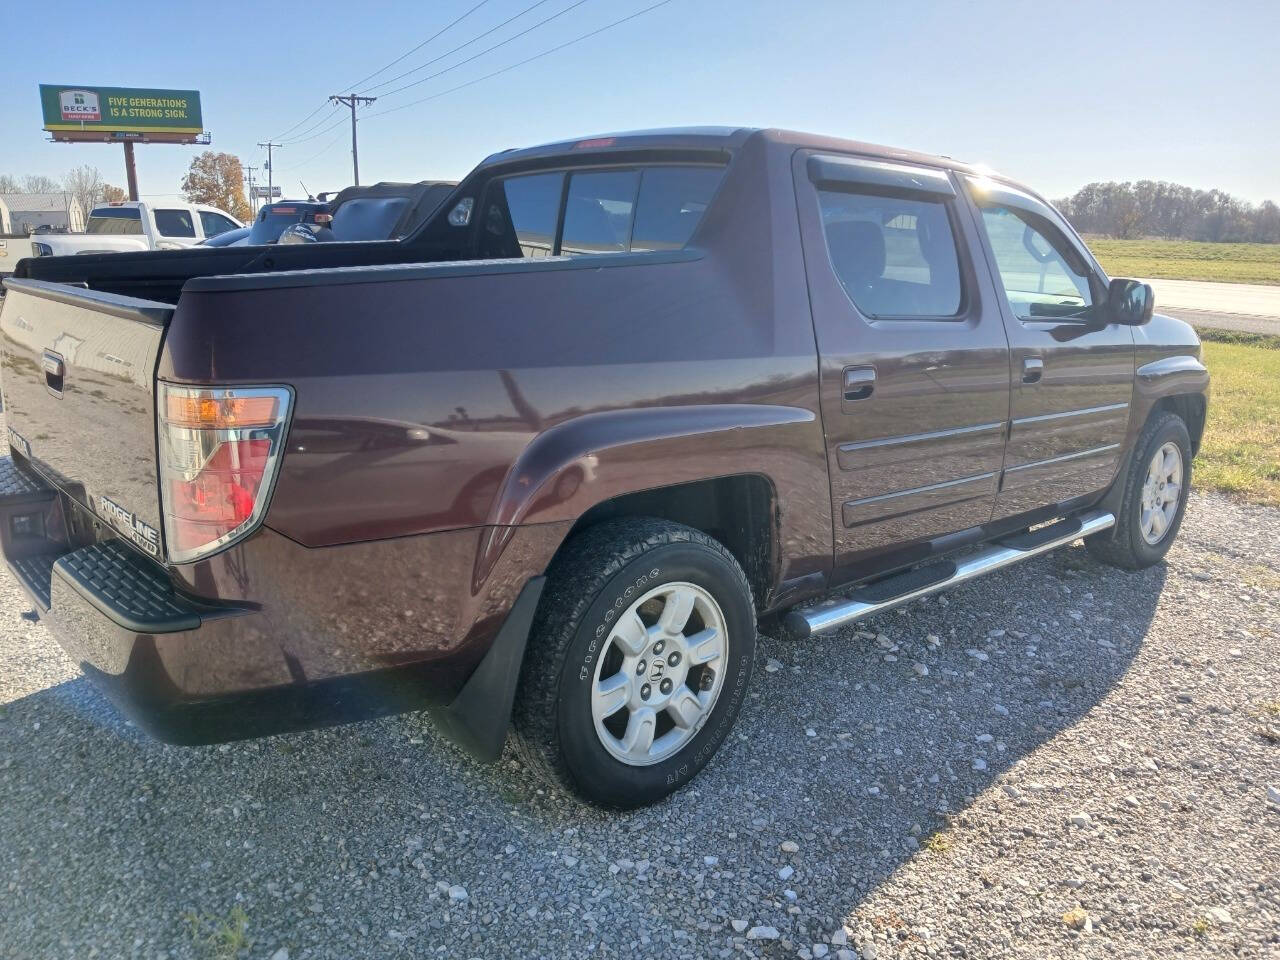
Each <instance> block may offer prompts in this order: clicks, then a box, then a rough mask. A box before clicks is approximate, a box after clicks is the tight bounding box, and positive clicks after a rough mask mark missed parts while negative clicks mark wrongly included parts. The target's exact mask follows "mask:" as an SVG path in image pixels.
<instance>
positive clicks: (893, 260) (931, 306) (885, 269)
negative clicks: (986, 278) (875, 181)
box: [818, 190, 961, 317]
mask: <svg viewBox="0 0 1280 960" xmlns="http://www.w3.org/2000/svg"><path fill="white" fill-rule="evenodd" d="M818 196H819V198H820V200H821V204H822V223H823V227H824V229H825V230H826V235H827V249H828V251H829V252H830V255H831V265H832V266H833V267H835V272H836V275H837V276H838V277H839V278H840V282H841V283H842V284H843V285H844V288H845V291H846V292H847V293H848V294H849V298H850V299H851V300H853V302H854V304H855V305H856V306H857V307H858V309H859V310H860V311H861V312H862V313H864V314H867V315H868V316H873V317H950V316H954V315H955V314H957V313H959V311H960V299H961V298H960V264H959V259H958V257H957V255H956V242H955V237H954V236H953V235H952V232H951V221H950V219H949V218H948V217H947V209H946V207H945V205H944V204H943V203H942V202H940V201H932V200H907V199H904V198H901V197H885V196H876V195H872V194H862V193H845V192H841V191H834V190H820V191H818Z"/></svg>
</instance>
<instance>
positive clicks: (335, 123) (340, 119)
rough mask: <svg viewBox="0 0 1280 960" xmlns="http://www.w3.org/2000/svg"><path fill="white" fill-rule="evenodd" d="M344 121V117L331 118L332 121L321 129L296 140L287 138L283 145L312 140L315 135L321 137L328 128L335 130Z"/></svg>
mask: <svg viewBox="0 0 1280 960" xmlns="http://www.w3.org/2000/svg"><path fill="white" fill-rule="evenodd" d="M346 122H347V118H346V117H338V118H337V119H335V120H333V122H332V123H330V124H329V125H328V126H327V127H325V128H324V129H323V130H317V131H316V132H315V133H313V134H311V136H309V137H299V138H298V139H297V140H287V141H285V145H286V146H290V147H292V146H296V145H297V144H299V143H306V142H307V141H308V140H314V139H316V138H317V137H323V136H324V135H325V134H326V133H328V132H329V131H330V130H336V129H337V128H338V127H340V126H342V125H343V124H344V123H346Z"/></svg>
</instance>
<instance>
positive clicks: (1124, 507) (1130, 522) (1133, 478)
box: [1084, 413, 1191, 570]
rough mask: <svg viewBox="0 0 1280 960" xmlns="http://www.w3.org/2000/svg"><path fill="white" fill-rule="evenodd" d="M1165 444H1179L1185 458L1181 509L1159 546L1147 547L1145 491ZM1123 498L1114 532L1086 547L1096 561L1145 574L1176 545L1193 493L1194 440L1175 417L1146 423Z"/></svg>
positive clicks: (1097, 536)
mask: <svg viewBox="0 0 1280 960" xmlns="http://www.w3.org/2000/svg"><path fill="white" fill-rule="evenodd" d="M1166 443H1173V444H1176V445H1177V447H1178V452H1179V453H1180V454H1181V455H1182V489H1181V490H1180V491H1179V493H1178V508H1177V513H1175V514H1174V518H1173V521H1172V522H1171V523H1170V524H1169V526H1168V528H1167V529H1166V530H1165V531H1164V533H1163V535H1162V536H1161V538H1160V540H1159V541H1158V542H1157V543H1154V544H1153V543H1148V542H1147V540H1146V539H1145V538H1144V537H1143V535H1142V488H1143V483H1144V482H1145V480H1146V476H1147V468H1148V465H1149V464H1150V462H1151V460H1152V458H1153V457H1154V456H1155V454H1156V451H1157V450H1159V449H1160V448H1161V447H1162V446H1164V445H1165V444H1166ZM1122 480H1123V483H1124V496H1123V498H1122V499H1121V501H1120V509H1119V511H1118V512H1117V513H1116V525H1115V527H1113V528H1112V529H1111V530H1106V531H1103V532H1102V533H1096V534H1094V535H1093V536H1092V537H1086V538H1085V541H1084V545H1085V547H1086V548H1087V549H1088V551H1089V553H1090V554H1092V555H1093V557H1094V558H1095V559H1098V560H1101V561H1102V562H1103V563H1108V564H1111V565H1112V566H1114V567H1120V568H1122V569H1125V570H1142V569H1144V568H1146V567H1149V566H1151V565H1152V564H1156V563H1159V562H1160V560H1161V559H1162V558H1163V557H1164V555H1165V554H1166V553H1168V552H1169V548H1170V547H1171V546H1172V545H1173V541H1174V538H1175V537H1177V535H1178V529H1179V528H1180V527H1181V526H1182V516H1183V514H1184V513H1186V510H1187V494H1188V492H1189V491H1190V489H1191V436H1190V434H1189V433H1187V425H1186V424H1185V423H1183V421H1182V418H1181V417H1179V416H1178V415H1177V414H1176V413H1159V414H1156V415H1154V416H1153V417H1152V418H1151V419H1150V420H1148V421H1147V424H1146V426H1145V427H1143V428H1142V433H1141V434H1140V435H1139V437H1138V442H1137V443H1136V444H1135V445H1134V451H1133V457H1132V458H1131V460H1130V462H1129V466H1128V469H1127V470H1126V473H1125V476H1124V477H1123V478H1122Z"/></svg>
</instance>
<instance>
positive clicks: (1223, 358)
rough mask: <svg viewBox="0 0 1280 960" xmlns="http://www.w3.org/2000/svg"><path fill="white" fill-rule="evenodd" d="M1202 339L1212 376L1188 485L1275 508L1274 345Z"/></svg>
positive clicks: (1279, 405) (1278, 411) (1279, 476)
mask: <svg viewBox="0 0 1280 960" xmlns="http://www.w3.org/2000/svg"><path fill="white" fill-rule="evenodd" d="M1271 344H1272V345H1266V346H1264V345H1262V344H1260V343H1254V344H1246V343H1222V342H1215V341H1212V340H1206V342H1205V344H1204V362H1205V365H1206V366H1207V367H1208V368H1209V374H1210V376H1211V377H1212V378H1213V392H1212V394H1211V395H1210V397H1209V420H1208V423H1206V424H1205V430H1204V440H1203V442H1202V443H1201V445H1200V454H1199V456H1197V457H1196V463H1195V473H1194V480H1193V481H1192V482H1193V484H1194V485H1195V486H1196V487H1198V488H1199V489H1201V490H1221V491H1224V492H1226V493H1231V494H1234V495H1236V496H1239V497H1241V498H1242V499H1245V500H1249V501H1252V502H1254V503H1264V504H1270V505H1272V506H1280V349H1276V348H1275V346H1274V344H1275V340H1274V339H1273V340H1272V341H1271Z"/></svg>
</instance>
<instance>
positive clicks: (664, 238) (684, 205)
mask: <svg viewBox="0 0 1280 960" xmlns="http://www.w3.org/2000/svg"><path fill="white" fill-rule="evenodd" d="M723 177H724V168H723V167H648V168H646V169H645V171H644V176H643V177H642V178H641V180H640V198H639V200H638V201H637V202H636V220H635V228H634V230H633V231H632V235H631V249H632V250H634V251H637V252H639V251H643V250H679V249H680V248H681V247H683V246H684V245H685V244H686V243H688V242H689V238H690V237H692V236H693V230H694V228H695V227H696V226H697V225H698V221H700V220H701V219H702V214H703V213H704V212H705V211H706V209H707V204H709V203H710V202H711V196H712V194H714V193H715V192H716V187H718V186H720V180H721V179H722V178H723Z"/></svg>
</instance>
